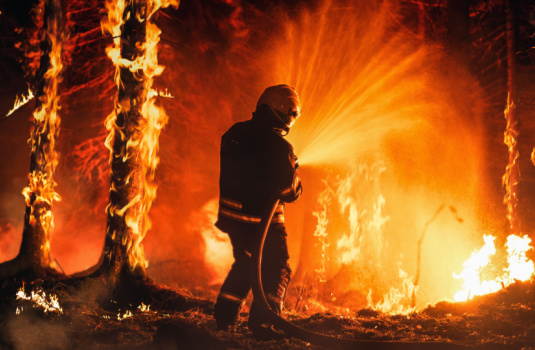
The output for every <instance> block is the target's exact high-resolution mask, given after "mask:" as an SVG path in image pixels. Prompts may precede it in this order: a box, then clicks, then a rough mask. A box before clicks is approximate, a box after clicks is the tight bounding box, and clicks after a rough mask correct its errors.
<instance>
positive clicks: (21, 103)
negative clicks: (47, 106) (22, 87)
mask: <svg viewBox="0 0 535 350" xmlns="http://www.w3.org/2000/svg"><path fill="white" fill-rule="evenodd" d="M34 97H35V95H34V94H33V91H32V90H31V89H30V87H29V86H28V95H27V96H24V94H22V95H20V97H19V96H17V98H16V99H15V104H14V105H13V108H12V109H11V110H10V111H9V112H7V114H6V118H7V117H9V116H10V115H11V114H13V113H14V112H15V111H16V110H17V109H19V108H20V107H22V106H24V105H25V104H26V103H28V102H30V101H31V100H32V98H34Z"/></svg>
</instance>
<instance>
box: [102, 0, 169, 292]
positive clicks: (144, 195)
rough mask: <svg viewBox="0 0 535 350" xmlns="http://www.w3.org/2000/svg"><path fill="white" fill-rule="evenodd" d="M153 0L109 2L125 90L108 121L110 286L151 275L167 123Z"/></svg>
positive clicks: (106, 256)
mask: <svg viewBox="0 0 535 350" xmlns="http://www.w3.org/2000/svg"><path fill="white" fill-rule="evenodd" d="M169 5H174V6H178V3H177V2H176V1H173V0H171V1H168V2H166V3H164V4H155V3H153V2H152V1H150V0H132V1H128V2H127V3H125V2H124V1H120V0H119V1H117V2H115V1H109V2H108V3H107V8H108V18H107V19H105V20H104V21H103V26H104V28H105V29H107V30H108V31H109V32H110V33H111V34H112V35H113V37H114V43H115V45H114V47H112V48H108V56H109V57H110V58H111V59H112V60H113V62H114V64H115V66H116V76H115V78H116V83H117V86H118V89H119V93H118V97H117V99H116V102H115V111H114V112H113V113H112V114H111V115H110V116H109V117H108V119H107V120H106V127H107V129H108V130H109V132H110V133H109V135H108V138H107V141H106V145H107V147H108V148H109V149H110V152H111V154H110V166H111V172H110V181H111V185H110V200H109V205H108V208H107V213H108V223H107V230H106V240H105V246H104V252H103V257H102V259H101V260H102V264H101V266H100V268H99V272H100V273H104V274H105V275H106V276H107V278H108V282H109V287H111V288H115V286H116V285H117V283H118V282H119V281H118V279H119V278H121V277H124V276H126V277H136V279H139V278H145V275H146V272H145V268H146V266H147V261H146V260H145V254H144V251H143V245H142V240H143V238H144V236H145V234H146V232H147V231H148V230H149V229H150V226H151V222H150V219H149V217H148V212H149V210H150V207H151V205H152V201H153V199H154V198H155V196H156V185H155V184H154V174H155V170H156V166H157V165H158V162H159V159H158V157H157V153H158V138H159V134H160V131H161V129H162V128H163V126H164V125H165V124H166V123H167V116H166V115H165V112H164V111H163V110H162V109H160V108H158V107H157V106H156V105H155V96H156V95H157V94H156V93H155V92H154V91H153V90H151V86H152V82H153V78H154V76H156V75H159V74H161V72H162V71H163V67H161V66H159V65H158V61H157V48H156V46H157V43H158V41H159V35H160V31H159V29H158V28H157V27H156V26H155V25H154V24H152V23H151V22H150V18H151V16H152V15H153V14H154V13H155V12H156V11H157V10H158V8H159V7H160V6H164V7H166V6H169Z"/></svg>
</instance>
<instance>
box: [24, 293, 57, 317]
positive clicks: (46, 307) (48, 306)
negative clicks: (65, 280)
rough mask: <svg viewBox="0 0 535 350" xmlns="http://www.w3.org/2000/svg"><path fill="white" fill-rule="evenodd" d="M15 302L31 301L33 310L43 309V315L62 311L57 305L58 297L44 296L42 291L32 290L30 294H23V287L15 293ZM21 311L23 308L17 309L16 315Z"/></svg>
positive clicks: (52, 295)
mask: <svg viewBox="0 0 535 350" xmlns="http://www.w3.org/2000/svg"><path fill="white" fill-rule="evenodd" d="M16 296H17V300H27V301H31V302H32V304H33V307H34V308H40V309H43V312H44V313H48V312H51V313H60V314H62V313H63V309H62V308H61V306H60V305H59V301H58V297H57V296H56V295H55V294H50V295H48V296H47V295H46V293H45V292H44V291H43V290H42V289H37V290H36V291H34V290H32V292H31V294H29V295H28V294H26V293H25V292H24V286H23V287H21V288H20V289H19V291H18V292H17V295H16ZM22 311H23V307H20V309H19V308H17V315H19V314H20V313H21V312H22Z"/></svg>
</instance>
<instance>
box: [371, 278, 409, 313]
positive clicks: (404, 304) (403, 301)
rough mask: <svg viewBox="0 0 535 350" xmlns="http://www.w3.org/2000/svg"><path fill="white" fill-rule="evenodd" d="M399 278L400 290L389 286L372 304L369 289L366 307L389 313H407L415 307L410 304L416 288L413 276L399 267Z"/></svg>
mask: <svg viewBox="0 0 535 350" xmlns="http://www.w3.org/2000/svg"><path fill="white" fill-rule="evenodd" d="M399 278H400V279H402V282H401V290H400V289H398V288H394V287H391V288H390V290H389V291H388V293H386V294H385V295H383V298H382V300H381V301H380V302H378V303H376V304H374V303H373V299H372V290H371V289H370V291H369V293H368V296H367V297H366V301H367V303H368V305H367V307H368V308H370V309H373V310H377V311H381V312H383V313H388V314H391V315H400V314H401V315H408V314H410V313H413V312H414V311H415V309H416V307H414V306H410V305H411V298H412V295H413V294H414V293H415V292H416V290H418V287H417V286H415V285H414V283H413V282H412V281H413V278H412V277H411V276H409V274H407V273H406V272H405V271H403V270H402V269H401V268H400V269H399Z"/></svg>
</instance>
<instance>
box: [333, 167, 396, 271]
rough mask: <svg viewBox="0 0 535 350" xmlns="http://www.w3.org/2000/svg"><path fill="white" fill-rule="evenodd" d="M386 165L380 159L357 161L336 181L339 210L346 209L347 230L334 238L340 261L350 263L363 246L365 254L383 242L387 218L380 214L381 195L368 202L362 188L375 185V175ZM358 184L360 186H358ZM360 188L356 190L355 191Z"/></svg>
mask: <svg viewBox="0 0 535 350" xmlns="http://www.w3.org/2000/svg"><path fill="white" fill-rule="evenodd" d="M385 170H386V168H385V167H384V166H383V165H382V164H381V163H380V162H378V163H374V164H372V166H367V164H365V163H364V164H360V165H359V166H358V167H357V169H356V170H353V171H352V172H350V173H349V174H348V175H347V176H346V178H345V179H343V180H341V181H340V182H339V183H338V188H337V190H336V193H337V195H338V202H339V204H340V208H341V209H340V210H341V212H342V213H344V212H346V211H347V218H348V221H349V224H350V228H349V232H348V233H346V234H343V235H342V237H341V238H340V239H339V240H338V241H337V242H336V246H337V248H338V257H339V260H340V261H341V262H342V263H343V264H346V265H348V264H352V263H354V262H355V261H356V260H357V259H358V258H359V255H360V251H361V247H362V246H363V245H365V246H366V251H367V254H373V252H376V253H377V254H380V253H381V250H382V246H383V230H382V228H383V226H384V224H385V223H386V222H387V221H388V220H389V218H388V216H384V215H383V206H384V205H385V198H384V197H383V195H382V194H381V193H379V194H378V195H377V199H376V201H375V202H373V201H372V202H371V203H370V202H369V201H367V199H368V198H369V196H368V195H364V193H363V191H366V190H367V189H369V188H368V187H370V188H373V187H376V186H377V183H378V181H379V177H380V175H381V173H382V172H384V171H385ZM360 186H362V187H364V188H359V187H360ZM359 192H360V193H359Z"/></svg>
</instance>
